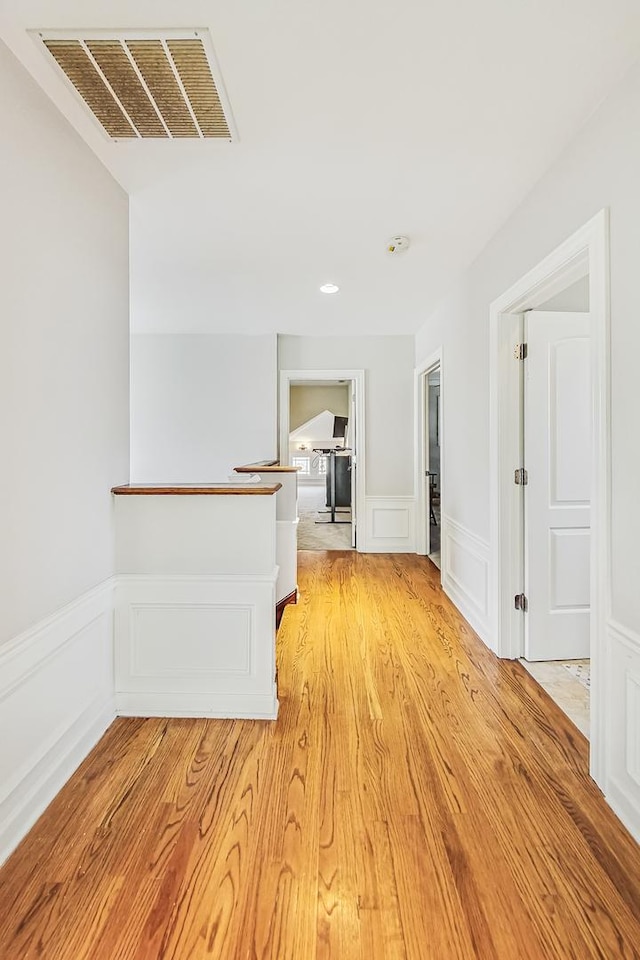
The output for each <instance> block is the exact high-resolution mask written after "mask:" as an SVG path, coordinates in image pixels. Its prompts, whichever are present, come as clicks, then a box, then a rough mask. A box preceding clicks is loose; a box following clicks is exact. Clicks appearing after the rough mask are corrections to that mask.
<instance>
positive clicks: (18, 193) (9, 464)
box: [0, 43, 129, 861]
mask: <svg viewBox="0 0 640 960" xmlns="http://www.w3.org/2000/svg"><path fill="white" fill-rule="evenodd" d="M0 88H1V89H2V98H1V100H0V137H1V143H0V157H1V158H2V159H1V164H2V177H0V210H1V211H2V217H1V221H0V262H1V263H2V282H1V283H0V323H1V329H2V346H1V348H0V437H1V438H2V470H1V471H0V584H1V591H2V603H1V604H0V729H1V730H3V731H5V734H6V733H7V732H8V731H10V736H6V735H5V736H3V737H2V738H0V861H1V860H2V859H3V855H4V854H5V853H6V852H7V850H9V849H10V848H11V847H12V846H13V845H14V844H15V843H16V842H17V840H18V839H20V837H21V835H22V834H23V833H24V832H25V830H26V829H27V828H28V826H29V825H30V823H31V822H32V821H33V819H34V818H35V817H36V816H37V815H38V814H39V812H40V811H41V810H42V809H43V807H44V806H45V805H46V803H47V802H48V800H49V799H50V798H51V797H52V796H53V794H54V793H55V792H56V790H57V789H58V788H59V786H61V784H62V782H64V780H65V779H66V777H67V776H68V775H69V773H70V772H71V770H72V769H73V767H74V766H75V765H76V764H77V763H78V762H79V760H80V759H82V757H83V756H84V753H85V752H86V750H88V749H89V747H90V746H91V745H92V743H93V742H94V740H95V739H96V738H97V736H99V735H100V733H101V732H102V730H103V729H104V726H105V725H106V724H107V723H108V722H109V721H110V719H111V718H112V716H113V683H112V676H111V669H112V667H111V661H112V653H111V617H112V614H111V596H110V590H111V585H110V578H111V577H112V575H113V573H114V556H113V520H112V503H111V495H110V488H111V486H112V485H114V484H116V483H121V482H123V481H126V480H127V478H128V472H129V468H128V446H129V437H128V404H129V396H128V392H129V371H128V201H127V197H126V196H125V194H124V193H123V192H122V190H121V189H120V188H119V187H118V186H117V185H116V183H115V182H114V181H113V180H112V178H111V177H110V176H109V175H108V174H107V173H106V171H105V170H104V169H103V167H102V166H101V165H100V163H99V162H98V161H97V160H96V159H95V158H94V157H93V155H92V154H91V152H90V151H89V149H88V147H86V146H85V145H84V144H83V143H82V141H81V140H80V138H79V137H78V136H77V134H76V133H74V132H73V130H72V128H71V127H70V126H69V125H68V124H67V122H66V121H65V120H63V119H62V118H61V116H60V115H59V114H58V113H57V111H56V109H55V108H54V107H53V106H52V105H51V103H50V102H49V100H48V99H47V97H46V96H45V95H44V94H43V93H42V92H41V91H40V90H39V89H38V88H37V87H36V86H35V84H34V82H33V81H32V80H31V79H30V78H29V77H28V75H27V74H26V73H25V71H24V70H23V68H22V67H20V66H19V65H18V64H17V61H15V60H14V58H13V56H12V55H11V54H9V52H8V51H7V49H6V47H5V46H4V45H3V44H1V43H0Z"/></svg>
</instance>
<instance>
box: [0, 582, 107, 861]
mask: <svg viewBox="0 0 640 960" xmlns="http://www.w3.org/2000/svg"><path fill="white" fill-rule="evenodd" d="M113 590H114V582H113V580H108V581H106V582H105V583H103V584H100V585H99V586H98V587H96V588H94V589H93V590H90V591H88V592H87V593H86V594H83V596H81V597H79V598H78V599H77V600H75V601H73V602H72V603H70V604H68V605H67V606H65V607H63V608H62V609H61V610H59V611H57V612H56V613H55V614H53V615H52V616H50V617H47V618H46V619H45V620H43V621H41V622H40V623H38V624H36V625H35V626H34V627H32V628H30V629H29V630H27V631H25V632H24V633H22V634H20V635H19V636H18V637H15V638H14V639H12V640H11V641H9V642H8V643H7V644H4V645H3V647H2V648H1V649H0V677H1V678H2V679H1V680H0V729H2V730H3V731H10V736H6V735H5V736H3V737H2V738H1V740H0V783H1V784H2V786H1V787H0V863H1V862H3V861H4V860H5V859H6V857H7V856H9V854H10V853H11V852H12V850H14V849H15V847H16V846H17V845H18V843H19V842H20V840H21V839H22V838H23V837H24V836H25V834H26V833H27V832H28V831H29V830H30V828H31V827H32V826H33V824H34V823H35V821H36V820H37V819H38V817H39V816H40V815H41V814H42V812H43V811H44V810H45V808H46V807H47V805H48V804H49V803H50V802H51V800H53V798H54V797H55V795H56V794H57V793H58V791H59V790H60V789H61V788H62V786H63V785H64V784H65V783H66V781H67V780H68V779H69V777H70V776H71V774H72V773H73V772H74V770H76V769H77V767H78V766H79V765H80V763H81V762H82V761H83V760H84V758H85V757H86V756H87V754H88V753H89V751H90V750H91V749H92V747H93V746H94V745H95V744H96V743H97V741H98V740H99V739H100V737H101V736H102V734H103V733H104V731H105V730H106V729H107V727H108V726H109V724H110V723H111V722H112V720H113V719H114V718H115V702H114V696H113V660H112V649H113Z"/></svg>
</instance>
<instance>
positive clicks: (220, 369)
mask: <svg viewBox="0 0 640 960" xmlns="http://www.w3.org/2000/svg"><path fill="white" fill-rule="evenodd" d="M276 410H277V359H276V336H275V334H273V335H272V334H268V335H264V336H234V335H232V334H224V335H223V334H220V335H215V334H136V335H134V336H133V337H132V338H131V476H132V480H134V481H138V482H150V483H151V482H157V483H189V482H194V481H195V482H197V481H201V482H212V481H223V480H227V478H228V475H229V473H230V472H231V471H232V470H233V468H234V467H236V466H239V465H240V464H244V463H251V462H253V461H255V460H268V459H274V458H275V456H276V450H277V439H276V437H277V413H276Z"/></svg>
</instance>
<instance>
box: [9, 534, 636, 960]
mask: <svg viewBox="0 0 640 960" xmlns="http://www.w3.org/2000/svg"><path fill="white" fill-rule="evenodd" d="M299 579H300V600H299V603H298V604H297V605H291V606H289V607H287V608H286V610H285V613H284V617H283V620H282V625H281V628H280V632H279V636H278V670H279V698H280V702H281V709H280V715H279V718H278V721H277V722H276V723H268V722H265V721H225V720H221V721H212V720H185V719H179V720H140V719H136V720H118V721H116V722H115V723H114V725H113V726H112V727H111V728H110V730H109V731H108V732H107V734H106V735H105V737H104V738H103V740H102V741H101V742H100V744H99V745H98V746H97V747H96V749H95V750H94V751H93V752H92V754H91V755H90V756H89V757H88V758H87V760H86V761H85V763H84V764H83V765H82V766H81V767H80V769H79V770H78V771H77V773H76V774H75V775H74V777H72V779H71V780H70V781H69V783H68V784H67V785H66V786H65V788H64V789H63V790H62V791H61V793H60V794H59V796H58V797H57V798H56V800H55V801H54V802H53V803H52V804H51V806H50V807H49V809H48V810H47V811H46V812H45V814H44V815H43V817H42V818H41V819H40V821H39V822H38V824H37V825H36V826H35V828H34V829H33V830H32V831H31V833H30V834H29V836H28V837H27V838H26V839H25V840H24V841H23V843H22V844H21V845H20V847H19V848H18V849H17V850H16V852H15V853H14V854H13V856H12V857H11V858H10V859H9V860H8V861H7V863H6V864H5V866H4V867H3V868H2V870H0V958H2V960H31V958H34V960H35V958H39V960H207V958H215V960H245V958H246V960H267V958H269V960H473V958H481V960H571V958H575V960H587V958H601V960H618V958H625V960H633V958H636V960H638V958H640V851H639V850H638V846H637V845H636V844H635V843H634V841H633V840H632V839H631V837H629V835H628V834H627V832H626V831H625V830H624V828H623V827H622V826H621V824H620V823H619V821H618V820H617V819H616V818H615V816H614V815H613V813H612V811H611V810H610V808H609V807H607V805H606V804H605V803H604V800H603V798H602V796H601V795H600V793H599V791H598V789H597V788H596V786H595V784H594V783H593V781H592V780H591V779H590V777H589V775H588V744H587V742H586V741H585V740H584V738H583V737H582V735H581V734H579V733H578V731H577V730H576V729H575V727H574V726H573V725H572V724H571V723H570V722H569V721H568V720H567V719H566V718H565V717H564V715H562V714H561V713H560V711H559V710H558V708H557V707H556V706H555V704H553V703H552V701H551V700H550V699H549V698H548V696H547V695H546V694H545V693H544V691H542V690H541V689H540V688H539V687H538V686H537V684H536V683H535V681H534V680H533V678H532V677H530V676H529V674H527V673H526V672H525V671H524V670H523V669H522V668H521V667H520V665H519V664H517V663H511V662H501V661H498V660H497V659H496V658H495V657H494V656H493V655H492V654H491V652H490V651H489V650H488V649H487V648H486V647H485V646H484V645H483V644H482V643H481V642H480V641H479V640H478V638H477V637H476V636H475V635H474V633H473V631H472V630H471V628H470V627H469V625H468V624H466V623H465V621H464V620H463V619H462V618H461V617H460V615H459V614H458V612H457V611H456V610H455V608H454V607H453V606H452V604H451V603H450V602H449V601H448V599H447V598H446V597H445V596H444V594H443V593H442V590H441V589H440V586H439V583H438V580H437V573H436V571H435V568H433V566H432V565H431V564H430V563H429V561H427V560H424V559H423V558H418V557H415V556H410V555H371V556H363V555H360V554H357V553H355V552H351V551H350V552H344V553H338V552H336V553H302V554H301V555H300V576H299Z"/></svg>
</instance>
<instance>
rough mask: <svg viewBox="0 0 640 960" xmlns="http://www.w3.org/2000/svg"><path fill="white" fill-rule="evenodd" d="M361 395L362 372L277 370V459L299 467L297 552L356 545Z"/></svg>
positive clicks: (360, 497) (360, 496) (361, 495)
mask: <svg viewBox="0 0 640 960" xmlns="http://www.w3.org/2000/svg"><path fill="white" fill-rule="evenodd" d="M363 398H364V371H353V370H351V371H349V370H317V371H309V370H307V371H300V370H283V371H281V375H280V461H281V463H287V464H290V465H292V466H296V467H298V517H299V524H298V549H299V550H352V549H357V544H358V540H357V538H358V520H359V518H360V517H363V516H364V510H363V502H364V453H363V447H364V422H363V421H364V404H363Z"/></svg>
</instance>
